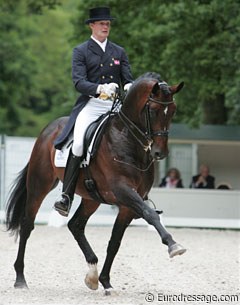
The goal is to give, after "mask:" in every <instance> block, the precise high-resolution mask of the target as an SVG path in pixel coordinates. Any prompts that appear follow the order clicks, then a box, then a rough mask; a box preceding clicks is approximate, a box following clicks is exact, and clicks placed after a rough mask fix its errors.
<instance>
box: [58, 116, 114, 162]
mask: <svg viewBox="0 0 240 305" xmlns="http://www.w3.org/2000/svg"><path fill="white" fill-rule="evenodd" d="M113 116H114V113H112V112H107V113H106V114H103V115H101V116H100V117H99V118H98V119H97V120H96V121H94V122H93V123H91V124H90V125H89V126H88V128H87V130H86V133H85V135H84V140H83V141H84V142H83V143H84V146H83V147H84V149H83V161H82V163H81V164H80V167H85V166H88V165H89V163H90V161H91V159H93V158H94V157H95V155H96V153H97V151H98V148H99V145H100V143H101V140H102V137H103V134H104V131H105V129H106V126H107V123H108V122H109V120H110V119H111V118H112V117H113ZM72 143H73V140H72V135H71V136H70V137H69V140H68V141H67V142H66V144H65V145H64V146H63V147H62V149H61V150H58V149H57V150H56V153H55V159H54V164H55V166H56V167H65V166H66V163H67V159H68V154H69V150H70V149H71V147H72Z"/></svg>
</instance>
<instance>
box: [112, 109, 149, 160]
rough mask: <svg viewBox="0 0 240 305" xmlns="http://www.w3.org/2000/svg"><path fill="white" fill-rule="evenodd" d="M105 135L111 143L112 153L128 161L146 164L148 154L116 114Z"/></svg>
mask: <svg viewBox="0 0 240 305" xmlns="http://www.w3.org/2000/svg"><path fill="white" fill-rule="evenodd" d="M106 135H107V136H108V137H109V140H108V141H109V143H111V150H112V152H113V154H115V155H117V156H118V157H120V158H121V159H124V160H128V162H133V163H134V164H136V163H141V164H146V163H149V160H150V159H151V157H150V154H149V153H148V152H146V151H145V150H144V149H143V147H142V146H141V145H140V144H139V143H138V142H137V140H136V139H135V138H134V137H133V135H132V134H131V133H130V132H129V130H128V128H127V127H126V126H125V125H123V123H122V121H121V119H120V118H119V116H118V115H116V116H115V117H114V118H113V119H112V120H111V122H110V125H109V128H108V129H107V133H106Z"/></svg>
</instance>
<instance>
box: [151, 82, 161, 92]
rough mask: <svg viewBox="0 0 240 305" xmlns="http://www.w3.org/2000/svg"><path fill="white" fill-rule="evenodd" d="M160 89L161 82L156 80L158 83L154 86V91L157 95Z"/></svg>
mask: <svg viewBox="0 0 240 305" xmlns="http://www.w3.org/2000/svg"><path fill="white" fill-rule="evenodd" d="M159 90H160V87H159V84H158V82H156V84H155V85H154V86H153V87H152V93H153V94H154V95H155V94H157V93H158V91H159Z"/></svg>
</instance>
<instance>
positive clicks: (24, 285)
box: [14, 281, 28, 289]
mask: <svg viewBox="0 0 240 305" xmlns="http://www.w3.org/2000/svg"><path fill="white" fill-rule="evenodd" d="M14 288H16V289H28V285H27V283H26V282H25V281H16V282H15V284H14Z"/></svg>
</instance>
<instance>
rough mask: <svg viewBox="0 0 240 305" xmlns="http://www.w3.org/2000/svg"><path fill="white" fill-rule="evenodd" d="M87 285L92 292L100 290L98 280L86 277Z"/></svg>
mask: <svg viewBox="0 0 240 305" xmlns="http://www.w3.org/2000/svg"><path fill="white" fill-rule="evenodd" d="M85 284H86V286H87V287H88V288H89V289H91V290H97V289H98V279H96V278H91V277H89V276H88V275H86V277H85Z"/></svg>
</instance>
